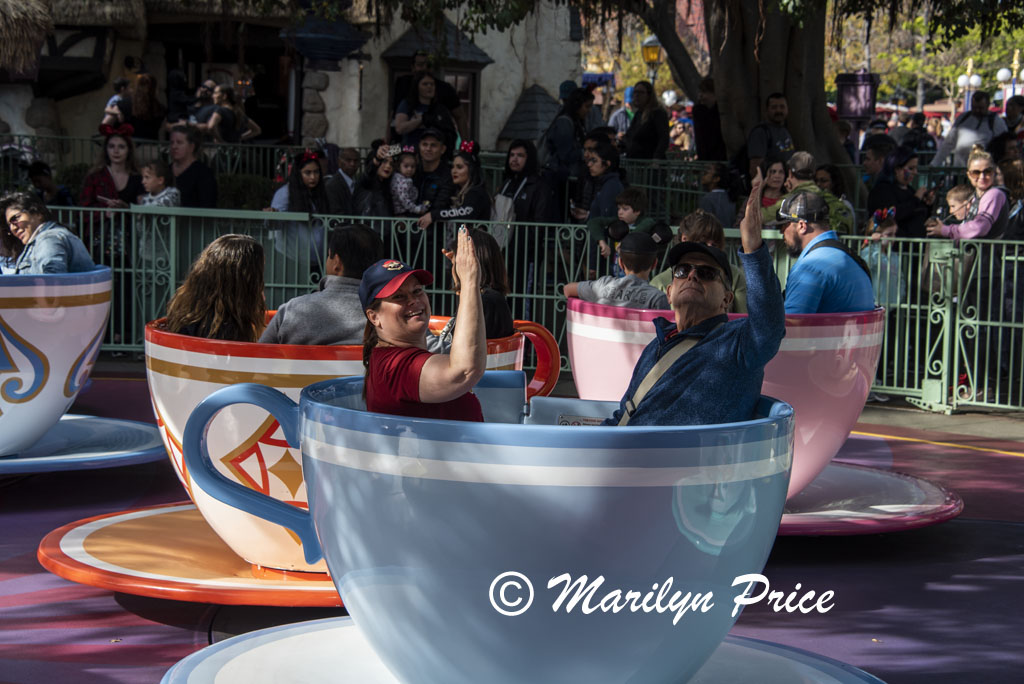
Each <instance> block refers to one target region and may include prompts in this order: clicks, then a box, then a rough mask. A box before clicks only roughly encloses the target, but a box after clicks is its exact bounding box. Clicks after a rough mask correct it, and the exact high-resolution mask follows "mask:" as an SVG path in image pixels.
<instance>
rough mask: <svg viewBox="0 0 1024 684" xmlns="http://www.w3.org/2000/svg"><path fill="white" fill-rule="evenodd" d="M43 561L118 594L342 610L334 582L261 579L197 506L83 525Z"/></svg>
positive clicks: (47, 541) (42, 550)
mask: <svg viewBox="0 0 1024 684" xmlns="http://www.w3.org/2000/svg"><path fill="white" fill-rule="evenodd" d="M37 555H38V558H39V562H40V563H41V564H42V566H43V567H44V568H46V569H47V570H49V571H50V572H52V573H54V574H55V575H59V576H60V577H63V578H64V579H67V580H71V581H72V582H78V583H80V584H88V585H91V586H94V587H100V588H103V589H110V590H112V591H119V592H124V593H127V594H138V595H140V596H151V597H155V598H164V599H173V600H176V601H199V602H203V603H217V604H224V605H250V606H292V607H321V608H329V607H338V606H341V605H342V604H341V598H340V597H339V596H338V592H337V590H336V589H335V588H334V583H333V582H331V580H330V579H329V578H328V577H327V576H326V575H319V574H317V575H312V576H311V578H308V579H307V578H301V579H296V578H295V573H280V572H278V573H266V572H263V573H255V574H258V575H260V576H259V577H254V576H253V575H254V568H253V566H252V565H250V564H249V563H248V562H246V561H244V560H242V559H241V558H240V557H238V556H237V555H236V554H235V553H234V552H233V551H232V550H231V549H230V548H228V546H227V545H226V544H225V543H224V542H223V541H221V539H220V537H218V536H217V535H216V534H215V533H214V531H213V530H212V529H211V528H210V526H209V525H208V524H207V523H206V521H205V520H203V517H202V516H201V515H200V514H199V511H198V510H196V507H195V506H194V505H192V504H191V503H177V504H165V505H163V506H153V507H149V508H139V509H135V510H130V511H121V512H119V513H109V514H106V515H100V516H96V517H93V518H86V519H85V520H79V521H77V522H73V523H71V524H69V525H65V526H63V527H60V528H58V529H56V530H54V531H53V532H50V533H49V534H48V535H46V537H44V538H43V541H42V542H41V543H40V544H39V551H38V554H37Z"/></svg>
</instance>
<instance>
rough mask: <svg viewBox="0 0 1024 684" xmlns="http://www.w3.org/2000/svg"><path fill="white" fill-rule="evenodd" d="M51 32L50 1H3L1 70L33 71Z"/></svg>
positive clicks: (0, 0) (0, 6) (0, 10)
mask: <svg viewBox="0 0 1024 684" xmlns="http://www.w3.org/2000/svg"><path fill="white" fill-rule="evenodd" d="M52 29H53V21H52V20H51V19H50V2H49V0H0V69H4V70H6V71H8V72H10V73H15V74H17V73H23V72H27V71H31V70H32V69H33V68H34V67H35V65H36V62H37V60H38V59H39V50H40V49H41V48H42V47H43V42H44V41H45V40H46V35H47V34H48V33H49V32H50V31H51V30H52Z"/></svg>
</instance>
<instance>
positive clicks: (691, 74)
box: [640, 0, 702, 102]
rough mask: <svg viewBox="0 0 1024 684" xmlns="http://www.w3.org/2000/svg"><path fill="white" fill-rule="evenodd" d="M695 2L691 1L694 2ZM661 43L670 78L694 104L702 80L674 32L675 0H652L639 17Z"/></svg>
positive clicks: (681, 41) (694, 0)
mask: <svg viewBox="0 0 1024 684" xmlns="http://www.w3.org/2000/svg"><path fill="white" fill-rule="evenodd" d="M696 1H697V0H693V2H696ZM640 18H641V19H643V21H644V23H645V24H646V25H647V28H649V29H650V30H651V31H652V32H653V33H654V35H655V36H657V38H658V42H659V43H661V47H662V49H663V50H664V51H665V57H666V60H667V62H668V66H669V69H670V70H671V72H672V78H673V79H674V80H675V82H676V83H677V84H679V85H680V86H681V87H682V89H683V92H684V93H685V94H686V96H687V97H689V98H690V99H691V100H693V101H694V102H696V101H697V86H698V85H699V84H700V80H701V78H702V76H701V73H700V72H699V71H698V70H697V65H696V64H694V62H693V58H692V57H690V53H689V52H687V51H686V46H685V45H683V40H682V39H681V38H680V37H679V34H678V33H677V32H676V3H675V0H653V2H651V3H649V4H648V6H647V10H646V11H645V12H644V13H643V14H642V15H641V17H640Z"/></svg>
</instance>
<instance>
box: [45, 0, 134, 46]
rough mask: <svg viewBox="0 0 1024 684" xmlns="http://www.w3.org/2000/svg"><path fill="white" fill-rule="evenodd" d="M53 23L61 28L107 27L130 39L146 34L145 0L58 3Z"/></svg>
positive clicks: (92, 0)
mask: <svg viewBox="0 0 1024 684" xmlns="http://www.w3.org/2000/svg"><path fill="white" fill-rule="evenodd" d="M53 23H54V24H57V25H58V26H105V27H108V28H115V29H118V32H119V33H121V34H123V35H127V36H129V37H131V38H138V39H142V38H144V37H145V35H146V7H145V3H144V2H143V0H117V2H103V1H101V0H55V2H54V3H53Z"/></svg>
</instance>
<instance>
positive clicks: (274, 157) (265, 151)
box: [0, 134, 302, 190]
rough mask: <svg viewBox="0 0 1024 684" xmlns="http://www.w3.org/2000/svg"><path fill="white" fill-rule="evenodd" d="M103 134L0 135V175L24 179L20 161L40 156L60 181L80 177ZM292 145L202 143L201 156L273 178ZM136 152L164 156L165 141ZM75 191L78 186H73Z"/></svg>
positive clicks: (142, 156) (218, 166)
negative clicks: (61, 176) (73, 135)
mask: <svg viewBox="0 0 1024 684" xmlns="http://www.w3.org/2000/svg"><path fill="white" fill-rule="evenodd" d="M102 143H103V137H102V136H96V137H93V138H71V137H63V136H39V135H12V134H5V135H0V152H2V154H0V176H2V177H4V178H12V177H14V178H19V177H20V178H22V179H23V180H26V181H27V178H24V171H23V169H21V168H19V162H21V163H26V162H30V161H32V160H34V159H40V160H42V161H44V162H46V163H47V164H49V165H50V167H51V168H52V169H54V171H55V172H56V173H57V178H58V180H60V174H61V172H65V173H68V174H70V175H71V176H74V177H75V178H73V179H72V178H69V180H76V179H77V180H80V179H79V178H77V176H79V175H82V176H84V169H88V168H89V167H91V166H92V165H93V164H94V163H96V160H97V159H98V156H99V154H100V146H101V145H102ZM301 150H302V148H301V147H298V146H294V145H263V144H253V143H235V144H228V143H210V144H205V145H203V146H202V148H201V150H200V156H201V157H202V158H203V160H204V161H206V163H208V164H209V165H210V166H211V167H212V168H213V170H214V172H216V173H217V174H218V175H219V174H242V175H254V176H263V177H265V178H273V177H274V174H275V172H276V170H277V167H278V164H279V163H280V161H281V159H282V157H285V158H287V157H288V156H290V155H293V154H295V153H296V152H298V151H301ZM135 155H136V158H137V159H139V160H150V159H155V158H157V157H166V155H167V143H166V142H158V141H155V140H136V141H135ZM74 189H75V190H77V187H75V188H74Z"/></svg>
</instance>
